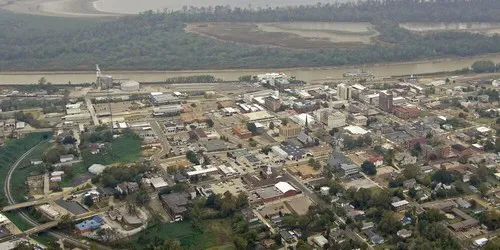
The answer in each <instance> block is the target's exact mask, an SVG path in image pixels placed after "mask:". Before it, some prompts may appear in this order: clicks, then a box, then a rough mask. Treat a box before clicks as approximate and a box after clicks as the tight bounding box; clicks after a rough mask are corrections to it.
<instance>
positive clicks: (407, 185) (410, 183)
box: [403, 178, 417, 189]
mask: <svg viewBox="0 0 500 250" xmlns="http://www.w3.org/2000/svg"><path fill="white" fill-rule="evenodd" d="M416 184H417V180H415V178H411V179H409V180H405V181H403V188H404V189H411V188H415V185H416Z"/></svg>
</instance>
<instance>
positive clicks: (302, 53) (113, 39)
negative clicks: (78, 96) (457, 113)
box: [0, 0, 500, 80]
mask: <svg viewBox="0 0 500 250" xmlns="http://www.w3.org/2000/svg"><path fill="white" fill-rule="evenodd" d="M499 3H500V0H478V1H467V0H455V1H417V0H403V1H395V0H386V1H362V2H360V3H357V4H355V3H345V4H325V5H324V4H318V5H310V6H298V7H281V8H267V9H262V8H260V9H241V8H230V7H222V6H215V7H212V8H210V7H208V8H194V7H189V8H188V7H186V8H185V9H183V10H180V11H162V12H153V11H147V12H144V13H142V14H139V15H135V16H127V17H123V18H120V19H117V20H111V21H95V20H91V21H88V20H79V21H75V20H71V21H69V20H70V19H61V18H55V17H39V18H37V19H33V18H28V17H25V16H19V15H16V14H11V13H10V14H9V13H2V14H1V15H0V55H1V56H0V70H1V71H9V70H20V69H21V70H89V69H93V67H94V64H95V63H96V62H99V63H100V64H101V65H102V67H104V68H106V69H108V70H113V69H115V70H117V69H123V70H126V69H131V70H132V69H133V70H179V69H208V68H209V69H225V68H264V67H273V68H276V67H307V66H340V65H357V64H366V63H376V62H394V61H407V60H421V59H428V58H437V57H450V56H472V55H478V54H485V53H495V52H500V36H498V35H495V36H491V37H490V36H483V35H481V34H472V33H466V32H451V31H450V32H436V33H429V34H423V35H422V34H416V33H413V32H410V31H408V30H405V29H403V28H401V27H399V25H398V23H399V22H406V21H442V22H468V21H476V22H480V21H481V22H494V21H500V15H499V14H500V9H499V8H497V7H496V6H498V4H499ZM66 20H68V21H66ZM202 21H211V22H220V21H226V22H243V21H251V22H253V21H259V22H278V21H363V22H371V23H373V24H374V25H375V26H376V29H377V30H378V31H379V33H380V35H379V37H378V38H377V40H378V41H380V42H378V43H376V44H372V45H367V46H362V47H356V48H355V49H345V48H343V49H339V48H335V47H332V48H325V49H311V50H289V49H283V48H273V47H264V46H249V45H244V44H236V43H231V42H223V41H218V40H215V39H211V38H208V37H203V36H199V35H196V34H192V33H187V32H185V31H184V28H185V25H186V23H189V22H202ZM205 80H206V79H205Z"/></svg>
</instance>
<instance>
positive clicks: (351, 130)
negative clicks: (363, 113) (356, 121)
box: [344, 125, 368, 135]
mask: <svg viewBox="0 0 500 250" xmlns="http://www.w3.org/2000/svg"><path fill="white" fill-rule="evenodd" d="M344 129H345V130H347V131H348V132H349V133H351V134H355V135H364V134H368V131H367V130H365V129H363V128H361V127H359V126H352V125H351V126H347V127H345V128H344Z"/></svg>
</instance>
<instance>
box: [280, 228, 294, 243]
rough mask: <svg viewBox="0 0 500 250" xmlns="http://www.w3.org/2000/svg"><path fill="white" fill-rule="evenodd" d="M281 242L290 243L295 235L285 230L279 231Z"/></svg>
mask: <svg viewBox="0 0 500 250" xmlns="http://www.w3.org/2000/svg"><path fill="white" fill-rule="evenodd" d="M280 236H281V243H282V244H287V243H288V244H291V243H293V242H294V241H295V237H294V236H293V235H292V234H291V233H289V232H288V231H286V230H281V231H280Z"/></svg>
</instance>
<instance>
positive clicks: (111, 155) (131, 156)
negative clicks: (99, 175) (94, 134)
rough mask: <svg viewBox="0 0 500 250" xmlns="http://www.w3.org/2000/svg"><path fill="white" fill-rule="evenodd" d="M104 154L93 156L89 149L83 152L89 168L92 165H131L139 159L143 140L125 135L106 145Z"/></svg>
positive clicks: (84, 160)
mask: <svg viewBox="0 0 500 250" xmlns="http://www.w3.org/2000/svg"><path fill="white" fill-rule="evenodd" d="M106 148H107V150H105V152H104V153H99V154H95V155H93V154H91V153H90V150H89V149H88V148H85V149H83V150H82V158H83V162H84V163H85V165H86V166H87V167H90V166H91V165H92V164H96V163H98V164H103V165H108V164H113V163H121V164H125V163H130V162H134V161H136V160H137V159H138V157H139V153H140V152H141V138H139V136H137V135H135V134H132V133H125V134H123V135H122V136H120V137H118V138H116V139H114V140H113V141H112V142H111V143H109V144H106Z"/></svg>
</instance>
